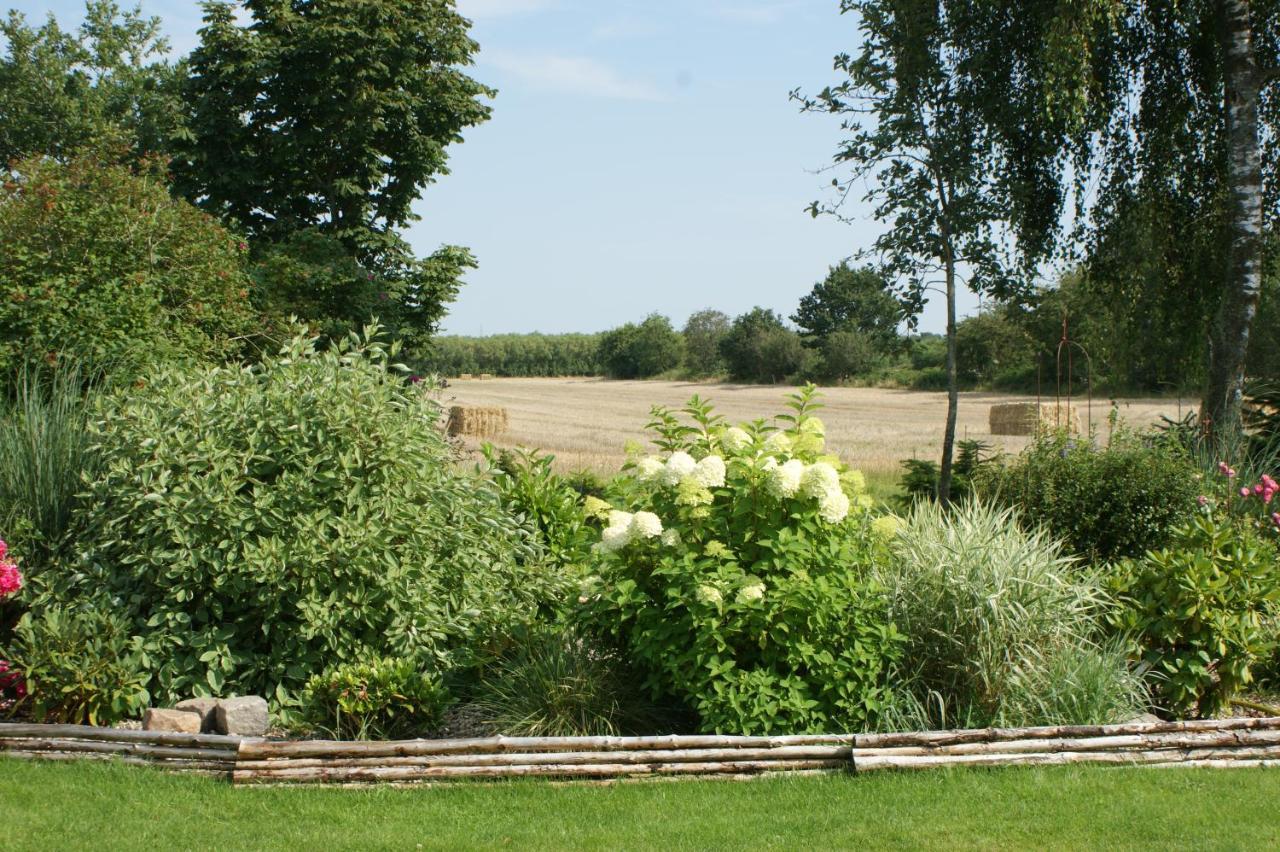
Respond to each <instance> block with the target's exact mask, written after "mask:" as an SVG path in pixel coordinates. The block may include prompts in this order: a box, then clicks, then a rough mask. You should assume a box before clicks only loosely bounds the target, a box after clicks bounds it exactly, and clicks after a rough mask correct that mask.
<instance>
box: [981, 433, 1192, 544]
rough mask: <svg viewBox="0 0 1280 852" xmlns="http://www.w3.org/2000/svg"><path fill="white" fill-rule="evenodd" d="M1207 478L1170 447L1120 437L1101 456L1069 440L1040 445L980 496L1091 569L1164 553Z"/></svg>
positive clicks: (991, 474) (996, 471)
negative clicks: (1035, 526)
mask: <svg viewBox="0 0 1280 852" xmlns="http://www.w3.org/2000/svg"><path fill="white" fill-rule="evenodd" d="M1199 473H1200V472H1199V470H1198V468H1197V466H1196V464H1195V463H1194V461H1193V460H1192V459H1191V457H1190V456H1189V455H1188V454H1187V453H1186V452H1185V451H1184V450H1182V449H1180V448H1178V447H1176V446H1174V445H1173V444H1171V443H1169V442H1162V441H1157V440H1154V439H1152V438H1150V437H1149V436H1143V435H1138V434H1134V433H1131V432H1127V431H1125V430H1123V429H1121V430H1117V431H1116V432H1115V434H1114V435H1113V436H1112V439H1111V443H1110V445H1109V446H1107V447H1105V448H1099V447H1096V446H1094V444H1093V443H1092V442H1091V441H1089V440H1085V439H1079V438H1074V437H1071V436H1069V435H1067V434H1065V433H1061V432H1060V433H1054V434H1050V435H1046V436H1042V437H1040V438H1038V439H1037V440H1036V441H1035V442H1033V443H1032V444H1031V445H1030V446H1028V447H1027V449H1026V450H1024V451H1023V452H1022V454H1021V455H1019V456H1018V457H1016V458H1015V459H1014V460H1013V461H1012V462H1011V463H1009V464H1008V465H1005V466H1002V467H994V468H989V469H987V470H985V471H983V473H982V474H980V475H979V477H978V481H977V493H979V494H981V495H982V496H983V497H984V499H990V500H994V501H996V502H998V503H1000V504H1001V505H1004V506H1009V507H1014V508H1016V509H1017V510H1018V514H1019V517H1021V519H1022V520H1023V522H1024V523H1028V524H1038V525H1042V526H1044V527H1045V529H1047V530H1048V531H1049V533H1050V534H1051V535H1052V536H1053V537H1054V538H1056V539H1058V540H1060V541H1061V542H1063V543H1064V544H1065V545H1066V547H1067V549H1068V550H1069V551H1070V552H1072V553H1074V554H1077V555H1079V556H1082V557H1084V558H1085V559H1087V560H1089V561H1090V562H1103V561H1107V560H1112V559H1117V558H1122V557H1130V556H1141V555H1142V554H1143V553H1145V552H1146V551H1148V550H1153V549H1157V548H1160V547H1162V546H1164V545H1165V544H1166V543H1167V542H1168V541H1169V536H1170V534H1171V531H1172V529H1173V527H1174V526H1176V525H1177V524H1178V523H1180V522H1182V521H1184V520H1185V519H1186V518H1188V517H1189V516H1190V514H1191V511H1192V510H1193V509H1194V508H1195V502H1196V496H1197V495H1198V493H1199V491H1198V490H1199V489H1200V487H1201V485H1200V477H1199Z"/></svg>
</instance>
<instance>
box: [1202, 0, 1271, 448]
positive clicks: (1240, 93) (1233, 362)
mask: <svg viewBox="0 0 1280 852" xmlns="http://www.w3.org/2000/svg"><path fill="white" fill-rule="evenodd" d="M1218 14H1219V16H1220V18H1221V21H1222V24H1223V33H1224V38H1225V39H1226V41H1225V44H1224V47H1225V49H1226V50H1225V53H1226V60H1225V63H1224V71H1225V74H1226V100H1227V144H1228V146H1229V164H1228V185H1229V187H1230V193H1231V194H1230V200H1229V204H1230V218H1229V229H1230V230H1229V239H1230V250H1229V252H1228V262H1227V269H1226V270H1225V282H1224V284H1225V286H1224V288H1223V293H1222V301H1221V303H1220V305H1219V308H1218V315H1217V317H1216V319H1215V322H1214V328H1213V333H1212V340H1211V343H1210V352H1209V381H1208V384H1207V386H1206V388H1205V395H1204V400H1203V403H1202V407H1201V416H1202V418H1203V419H1205V420H1206V421H1207V423H1208V425H1209V428H1210V429H1211V431H1212V434H1213V435H1214V436H1215V437H1216V438H1218V439H1222V438H1224V437H1226V436H1229V435H1231V434H1232V433H1233V432H1235V431H1236V430H1238V429H1239V428H1240V408H1241V402H1242V401H1243V398H1244V364H1245V355H1246V354H1247V352H1248V347H1249V332H1250V331H1251V329H1252V327H1253V319H1254V315H1255V314H1256V313H1257V309H1258V295H1259V293H1260V292H1261V289H1262V163H1261V150H1260V142H1259V138H1258V91H1259V87H1260V83H1261V78H1260V76H1259V73H1258V67H1257V61H1256V59H1255V56H1254V52H1253V27H1252V22H1251V20H1250V15H1249V0H1219V3H1218Z"/></svg>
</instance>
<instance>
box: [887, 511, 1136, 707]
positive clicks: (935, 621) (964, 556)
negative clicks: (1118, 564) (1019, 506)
mask: <svg viewBox="0 0 1280 852" xmlns="http://www.w3.org/2000/svg"><path fill="white" fill-rule="evenodd" d="M876 573H877V579H878V580H879V581H880V582H881V583H882V584H883V585H884V586H885V588H886V589H887V592H888V594H889V598H890V601H891V617H892V619H893V622H894V624H895V625H896V627H897V628H898V629H899V630H900V631H901V632H902V633H904V634H905V635H906V645H905V648H904V651H903V656H902V659H901V661H900V662H899V664H898V675H899V692H900V693H901V694H900V695H899V701H898V702H896V703H895V706H894V708H893V710H894V712H893V713H891V714H889V715H890V716H896V717H898V718H897V719H895V720H894V721H897V722H898V723H899V724H903V723H909V724H913V725H916V726H929V727H975V726H976V727H981V726H985V725H1031V724H1097V723H1105V722H1114V721H1118V720H1122V719H1124V718H1126V717H1132V716H1133V715H1135V714H1136V713H1138V712H1140V711H1141V709H1142V707H1143V706H1144V703H1145V700H1144V690H1143V687H1142V684H1141V682H1140V681H1139V679H1138V678H1136V677H1135V676H1134V674H1133V673H1132V672H1131V671H1130V669H1129V667H1128V663H1127V661H1126V659H1125V656H1124V653H1123V651H1122V650H1120V649H1118V648H1116V647H1112V646H1111V645H1104V644H1100V642H1099V640H1098V638H1097V637H1098V635H1099V619H1100V617H1101V615H1102V613H1103V611H1104V608H1105V605H1106V600H1107V599H1106V597H1105V595H1104V593H1103V592H1102V589H1101V587H1100V585H1099V584H1098V583H1097V582H1096V581H1095V580H1094V579H1092V578H1089V577H1082V576H1081V574H1080V572H1079V570H1078V568H1077V566H1076V565H1075V564H1074V562H1073V561H1072V560H1071V559H1069V558H1067V557H1064V556H1063V555H1062V553H1061V550H1060V548H1059V546H1058V544H1057V543H1056V542H1054V541H1053V540H1052V539H1050V538H1048V537H1047V536H1046V535H1045V534H1044V533H1041V532H1035V531H1027V530H1024V529H1023V528H1022V527H1020V526H1019V524H1018V521H1017V518H1016V516H1015V515H1014V513H1013V512H1011V511H1001V510H998V509H995V508H992V507H990V506H987V505H983V504H981V503H964V504H961V505H959V506H955V507H953V508H952V509H951V510H950V511H945V512H944V511H943V510H942V509H941V508H939V507H938V506H937V505H936V504H932V503H925V502H922V503H919V504H917V505H916V506H915V507H914V508H913V509H912V511H911V512H910V513H909V515H908V516H907V519H906V524H905V526H904V527H903V529H902V530H901V532H900V533H899V535H898V537H897V538H896V539H895V543H894V553H893V558H892V559H890V560H888V561H886V562H885V563H884V564H883V565H882V566H880V567H878V568H877V570H876Z"/></svg>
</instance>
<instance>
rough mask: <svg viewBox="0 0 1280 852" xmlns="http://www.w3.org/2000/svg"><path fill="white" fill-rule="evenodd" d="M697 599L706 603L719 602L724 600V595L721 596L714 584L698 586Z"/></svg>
mask: <svg viewBox="0 0 1280 852" xmlns="http://www.w3.org/2000/svg"><path fill="white" fill-rule="evenodd" d="M698 600H700V601H702V602H703V603H707V604H719V603H721V602H722V601H723V600H724V597H723V596H721V594H720V590H719V589H717V588H716V587H715V586H699V587H698Z"/></svg>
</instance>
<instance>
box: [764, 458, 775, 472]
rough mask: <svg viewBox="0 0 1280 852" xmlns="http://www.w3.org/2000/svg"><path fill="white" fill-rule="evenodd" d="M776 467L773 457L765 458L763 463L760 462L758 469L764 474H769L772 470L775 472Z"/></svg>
mask: <svg viewBox="0 0 1280 852" xmlns="http://www.w3.org/2000/svg"><path fill="white" fill-rule="evenodd" d="M777 467H778V460H777V459H775V458H774V457H773V456H766V457H765V459H764V461H762V462H760V469H761V470H763V471H764V472H765V473H769V472H770V471H772V470H776V469H777Z"/></svg>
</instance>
